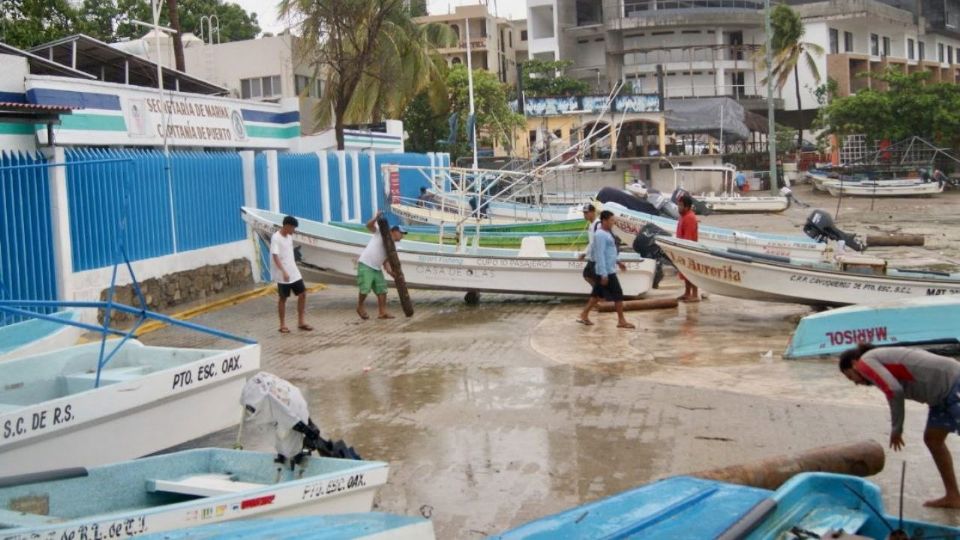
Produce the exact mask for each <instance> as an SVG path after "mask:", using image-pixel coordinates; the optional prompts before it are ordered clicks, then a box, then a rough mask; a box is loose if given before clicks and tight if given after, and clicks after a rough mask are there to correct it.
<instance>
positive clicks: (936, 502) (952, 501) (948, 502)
mask: <svg viewBox="0 0 960 540" xmlns="http://www.w3.org/2000/svg"><path fill="white" fill-rule="evenodd" d="M923 505H924V506H927V507H929V508H957V509H960V497H947V496H944V497H940V498H939V499H932V500H929V501H927V502H925V503H923Z"/></svg>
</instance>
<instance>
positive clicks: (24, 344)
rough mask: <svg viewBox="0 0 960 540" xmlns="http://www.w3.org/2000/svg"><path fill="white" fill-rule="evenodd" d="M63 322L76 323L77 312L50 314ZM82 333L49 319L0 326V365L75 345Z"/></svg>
mask: <svg viewBox="0 0 960 540" xmlns="http://www.w3.org/2000/svg"><path fill="white" fill-rule="evenodd" d="M50 316H51V317H53V318H55V319H61V320H64V321H78V320H80V312H79V311H77V310H75V309H65V310H63V311H58V312H56V313H52V314H50ZM81 332H82V330H81V329H80V328H77V327H75V326H70V325H68V324H62V323H60V322H56V321H53V320H50V319H36V318H33V319H28V320H25V321H20V322H16V323H13V324H8V325H6V326H0V362H2V361H4V360H13V359H14V358H22V357H24V356H29V355H33V354H40V353H43V352H46V351H52V350H55V349H60V348H63V347H69V346H70V345H73V344H74V343H76V342H77V339H78V338H79V337H80V334H81Z"/></svg>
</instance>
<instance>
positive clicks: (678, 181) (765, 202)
mask: <svg viewBox="0 0 960 540" xmlns="http://www.w3.org/2000/svg"><path fill="white" fill-rule="evenodd" d="M667 161H668V163H670V166H671V167H672V168H673V186H674V190H676V189H683V190H685V191H689V190H688V189H687V188H686V187H685V186H684V183H685V180H687V179H689V177H690V176H692V175H694V174H698V173H700V174H709V175H715V176H719V177H720V186H721V193H715V192H707V193H701V194H699V195H696V194H693V193H691V195H693V196H694V197H696V199H697V200H699V201H701V202H702V203H704V204H705V205H706V206H707V208H709V209H710V210H711V211H713V212H718V213H731V214H740V213H751V212H756V213H776V212H783V211H784V210H786V209H787V208H789V207H790V200H791V196H790V189H789V188H787V187H784V188H781V189H780V195H778V196H772V195H767V196H753V195H750V196H744V195H741V194H739V193H736V192H735V191H734V185H735V182H734V178H735V176H736V174H737V168H736V167H734V166H733V165H730V164H724V165H674V163H673V162H672V161H669V160H667Z"/></svg>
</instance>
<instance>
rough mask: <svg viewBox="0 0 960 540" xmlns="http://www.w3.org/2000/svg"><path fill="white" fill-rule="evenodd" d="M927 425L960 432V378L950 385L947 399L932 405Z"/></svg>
mask: <svg viewBox="0 0 960 540" xmlns="http://www.w3.org/2000/svg"><path fill="white" fill-rule="evenodd" d="M927 427H928V428H940V429H945V430H947V431H953V432H956V433H960V379H957V380H956V381H955V382H954V383H953V386H951V387H950V393H949V394H947V399H945V400H943V401H941V402H940V403H937V404H936V405H931V406H930V411H929V412H928V413H927Z"/></svg>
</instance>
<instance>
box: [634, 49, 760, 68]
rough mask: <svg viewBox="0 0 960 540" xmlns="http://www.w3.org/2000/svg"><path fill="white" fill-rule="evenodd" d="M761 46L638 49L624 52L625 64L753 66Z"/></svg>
mask: <svg viewBox="0 0 960 540" xmlns="http://www.w3.org/2000/svg"><path fill="white" fill-rule="evenodd" d="M759 49H760V46H759V45H684V46H677V47H636V48H627V47H625V48H624V50H623V53H624V57H623V63H624V65H626V66H630V65H652V64H669V63H677V62H734V61H736V62H744V63H745V64H752V63H753V57H754V55H755V54H756V52H757V51H758V50H759Z"/></svg>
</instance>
